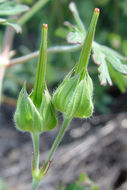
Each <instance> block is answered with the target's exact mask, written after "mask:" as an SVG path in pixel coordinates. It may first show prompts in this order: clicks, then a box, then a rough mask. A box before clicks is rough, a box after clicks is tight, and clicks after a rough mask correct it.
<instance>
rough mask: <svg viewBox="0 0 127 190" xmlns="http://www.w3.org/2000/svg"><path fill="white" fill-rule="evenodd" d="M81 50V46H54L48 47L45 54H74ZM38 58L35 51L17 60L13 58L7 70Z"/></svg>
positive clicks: (37, 52) (37, 53)
mask: <svg viewBox="0 0 127 190" xmlns="http://www.w3.org/2000/svg"><path fill="white" fill-rule="evenodd" d="M80 48H81V45H68V46H55V47H50V48H48V49H47V53H49V54H50V53H64V52H74V51H77V50H79V49H80ZM38 56H39V51H35V52H33V53H30V54H28V55H25V56H22V57H19V58H14V59H12V60H10V61H9V63H8V65H7V68H9V67H12V66H14V65H17V64H22V63H25V62H27V61H30V60H31V59H35V58H37V57H38Z"/></svg>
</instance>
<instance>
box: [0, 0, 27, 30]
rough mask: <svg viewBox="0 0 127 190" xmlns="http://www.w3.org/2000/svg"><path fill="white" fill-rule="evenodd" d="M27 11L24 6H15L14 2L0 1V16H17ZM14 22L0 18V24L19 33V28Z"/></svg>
mask: <svg viewBox="0 0 127 190" xmlns="http://www.w3.org/2000/svg"><path fill="white" fill-rule="evenodd" d="M28 10H29V8H28V7H27V6H26V5H21V4H17V2H16V1H5V0H1V1H0V16H13V15H19V14H21V13H23V12H25V11H28ZM14 21H15V20H14V19H6V18H0V24H2V25H5V26H11V27H13V28H14V29H15V30H16V32H17V33H18V32H21V27H20V26H19V25H18V24H16V23H15V22H14Z"/></svg>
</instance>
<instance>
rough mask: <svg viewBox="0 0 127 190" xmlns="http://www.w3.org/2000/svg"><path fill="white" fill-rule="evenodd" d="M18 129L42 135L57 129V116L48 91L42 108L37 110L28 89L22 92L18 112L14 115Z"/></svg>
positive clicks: (44, 96)
mask: <svg viewBox="0 0 127 190" xmlns="http://www.w3.org/2000/svg"><path fill="white" fill-rule="evenodd" d="M14 120H15V123H16V127H17V128H18V129H19V130H20V131H24V132H25V131H27V132H32V133H42V132H44V131H48V130H52V129H53V128H55V127H56V124H57V116H56V112H55V108H54V105H53V104H52V101H51V97H50V95H49V92H48V90H47V89H46V90H45V93H44V94H43V99H42V102H41V106H40V108H36V106H35V105H34V103H33V100H32V93H31V95H30V96H29V95H28V94H27V92H26V88H25V87H23V89H22V90H21V92H20V95H19V98H18V102H17V108H16V112H15V114H14Z"/></svg>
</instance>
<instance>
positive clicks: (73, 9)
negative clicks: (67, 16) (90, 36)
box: [69, 2, 86, 35]
mask: <svg viewBox="0 0 127 190" xmlns="http://www.w3.org/2000/svg"><path fill="white" fill-rule="evenodd" d="M69 8H70V10H71V12H72V14H73V16H74V19H75V22H76V24H77V26H78V28H79V30H80V31H82V32H83V33H84V35H85V34H86V31H85V28H84V25H83V23H82V21H81V19H80V16H79V13H78V10H77V7H76V5H75V3H74V2H71V3H70V5H69Z"/></svg>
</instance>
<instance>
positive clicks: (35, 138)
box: [31, 133, 39, 173]
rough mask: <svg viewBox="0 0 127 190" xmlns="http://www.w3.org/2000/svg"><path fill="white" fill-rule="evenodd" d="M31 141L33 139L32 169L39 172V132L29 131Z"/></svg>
mask: <svg viewBox="0 0 127 190" xmlns="http://www.w3.org/2000/svg"><path fill="white" fill-rule="evenodd" d="M31 136H32V141H33V148H34V155H33V169H34V170H35V171H36V173H38V172H39V134H36V133H35V134H34V133H31Z"/></svg>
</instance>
